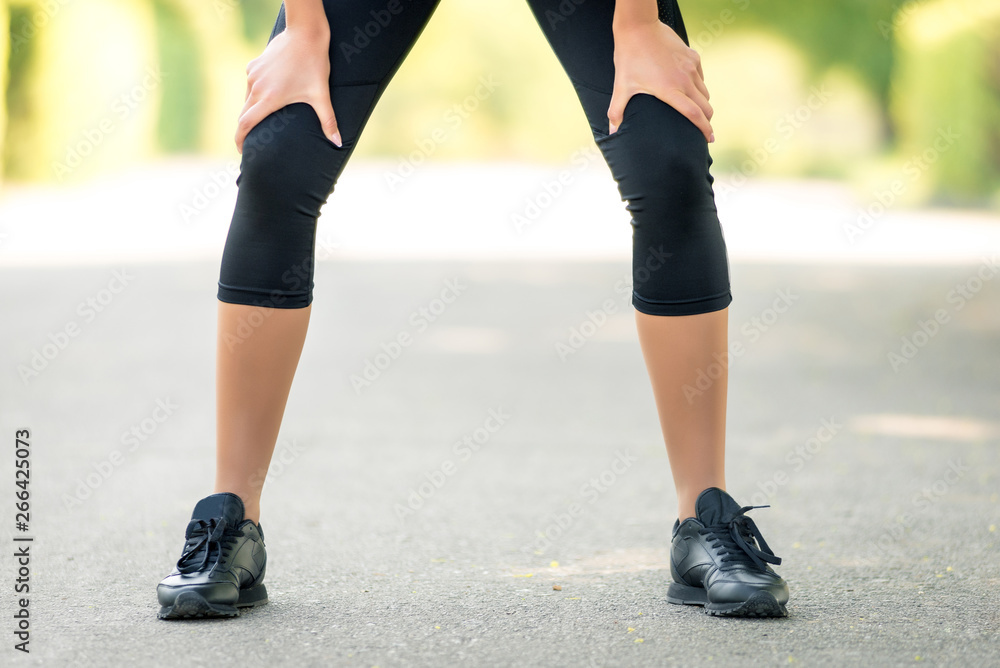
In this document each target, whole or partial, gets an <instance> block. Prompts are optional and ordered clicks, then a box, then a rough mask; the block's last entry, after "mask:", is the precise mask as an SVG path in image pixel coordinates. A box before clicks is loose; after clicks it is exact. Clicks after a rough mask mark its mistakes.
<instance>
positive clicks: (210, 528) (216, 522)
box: [177, 517, 241, 573]
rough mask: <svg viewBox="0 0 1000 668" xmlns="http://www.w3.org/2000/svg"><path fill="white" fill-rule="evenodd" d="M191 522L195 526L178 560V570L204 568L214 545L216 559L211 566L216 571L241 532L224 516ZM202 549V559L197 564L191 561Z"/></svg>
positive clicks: (199, 569)
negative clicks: (231, 525) (230, 524)
mask: <svg viewBox="0 0 1000 668" xmlns="http://www.w3.org/2000/svg"><path fill="white" fill-rule="evenodd" d="M191 522H192V523H193V524H194V528H193V529H192V530H191V538H189V539H188V542H187V544H186V545H185V546H184V552H183V553H182V554H181V558H180V559H178V560H177V570H178V571H180V572H181V573H194V572H197V571H201V570H204V569H205V567H206V566H208V562H209V559H210V558H211V555H212V546H213V545H214V546H215V561H214V562H213V563H212V568H211V570H212V571H214V570H215V568H216V567H217V566H218V565H219V563H220V562H221V561H222V557H223V555H224V554H228V553H229V548H230V546H231V545H232V544H233V543H234V542H236V539H237V538H238V537H239V536H240V535H241V534H240V532H238V531H236V530H235V529H233V528H232V527H230V526H229V525H228V522H227V521H226V518H224V517H213V518H212V519H209V520H191ZM202 550H204V554H203V556H202V558H201V561H200V562H199V563H197V564H195V563H191V560H192V559H193V558H194V557H195V556H196V555H197V554H198V553H199V552H201V551H202ZM185 562H188V563H185Z"/></svg>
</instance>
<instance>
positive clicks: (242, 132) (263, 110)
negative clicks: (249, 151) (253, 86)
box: [235, 99, 272, 153]
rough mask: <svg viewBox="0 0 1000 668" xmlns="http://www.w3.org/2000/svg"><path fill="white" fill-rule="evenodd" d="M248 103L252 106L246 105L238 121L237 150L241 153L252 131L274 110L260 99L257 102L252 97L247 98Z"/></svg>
mask: <svg viewBox="0 0 1000 668" xmlns="http://www.w3.org/2000/svg"><path fill="white" fill-rule="evenodd" d="M251 103H253V104H251ZM247 104H248V105H251V106H249V108H247V107H244V110H243V112H242V113H241V114H240V118H239V120H238V121H237V122H236V137H235V140H236V150H238V151H239V152H240V153H242V152H243V142H244V140H246V138H247V135H248V134H249V133H250V131H251V130H253V128H254V126H255V125H257V124H258V123H260V122H261V121H262V120H264V118H265V117H266V116H267V115H268V114H270V113H271V111H272V110H271V109H269V108H268V107H267V106H266V105H265V104H264V103H263V101H260V100H257V101H256V102H255V103H254V101H253V100H252V99H251V100H247Z"/></svg>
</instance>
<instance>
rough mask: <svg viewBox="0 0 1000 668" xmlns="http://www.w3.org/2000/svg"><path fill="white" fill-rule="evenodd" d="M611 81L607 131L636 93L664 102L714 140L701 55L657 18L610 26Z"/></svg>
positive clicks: (612, 127) (616, 125)
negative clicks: (611, 42)
mask: <svg viewBox="0 0 1000 668" xmlns="http://www.w3.org/2000/svg"><path fill="white" fill-rule="evenodd" d="M614 37H615V55H614V59H615V82H614V89H613V91H612V95H611V106H610V107H608V121H609V129H610V131H611V133H612V134H613V133H614V132H615V130H617V129H618V126H619V125H621V122H622V116H623V114H624V113H625V105H626V104H627V103H628V101H629V99H630V98H631V97H632V96H633V95H635V94H636V93H647V94H649V95H653V96H655V97H657V98H658V99H660V100H662V101H664V102H666V103H667V104H669V105H670V106H671V107H673V108H674V109H676V110H677V111H679V112H680V113H681V114H683V115H684V116H685V117H687V119H688V120H690V121H691V122H692V123H694V124H695V125H697V126H698V128H699V129H700V130H701V131H702V133H704V135H705V139H707V140H708V141H709V142H713V141H715V135H714V134H713V132H712V125H711V123H709V121H710V120H711V118H712V114H713V113H714V112H713V110H712V105H711V104H709V103H708V97H709V95H708V88H707V87H706V86H705V75H704V73H703V72H702V69H701V56H699V55H698V52H697V51H695V50H694V49H692V48H691V47H689V46H688V45H687V44H685V43H684V40H682V39H681V38H680V37H679V36H678V35H677V33H676V32H674V30H673V29H672V28H671V27H670V26H668V25H667V24H665V23H662V22H661V21H659V20H656V21H648V22H641V23H631V24H628V25H627V26H618V25H616V26H615V28H614Z"/></svg>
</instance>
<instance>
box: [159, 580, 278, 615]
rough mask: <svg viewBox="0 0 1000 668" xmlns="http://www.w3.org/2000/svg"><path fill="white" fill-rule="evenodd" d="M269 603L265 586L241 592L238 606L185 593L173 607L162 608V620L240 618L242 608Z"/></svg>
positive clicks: (237, 602) (193, 593) (194, 592)
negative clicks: (212, 601) (214, 601)
mask: <svg viewBox="0 0 1000 668" xmlns="http://www.w3.org/2000/svg"><path fill="white" fill-rule="evenodd" d="M266 603H267V588H266V587H265V586H264V584H259V585H257V586H256V587H251V588H249V589H244V590H242V591H240V597H239V600H237V601H236V605H219V604H216V603H209V602H208V601H207V600H205V597H204V596H202V595H201V594H199V593H198V592H196V591H183V592H181V593H180V594H178V595H177V598H175V599H174V603H173V605H165V606H163V607H161V608H160V612H159V613H157V617H159V618H160V619H208V618H226V617H239V615H240V610H239V609H240V608H253V607H256V606H259V605H264V604H266Z"/></svg>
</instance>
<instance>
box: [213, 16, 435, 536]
mask: <svg viewBox="0 0 1000 668" xmlns="http://www.w3.org/2000/svg"><path fill="white" fill-rule="evenodd" d="M437 4H438V0H408V1H407V2H406V3H404V4H402V5H398V8H399V11H398V12H396V13H391V12H389V10H384V11H379V10H378V8H376V9H375V10H373V6H372V4H371V3H370V2H367V1H366V0H325V1H324V6H325V9H326V14H327V19H328V21H329V23H330V70H331V73H330V95H331V101H332V103H333V108H334V111H335V112H336V114H337V121H338V125H339V128H340V132H341V136H342V138H343V147H342V148H340V147H337V146H336V145H334V144H333V143H332V142H330V141H329V140H328V139H327V138H326V137H325V136H323V133H322V129H321V127H320V123H319V119H318V118H317V117H316V115H315V112H314V111H313V110H312V107H310V106H309V105H307V104H304V103H297V104H292V105H289V106H288V107H285V108H284V109H281V110H279V111H277V112H275V113H273V114H271V115H270V116H268V117H267V118H265V119H264V120H263V121H261V122H260V123H259V124H258V125H257V126H256V127H254V128H253V129H252V130H251V131H250V133H249V134H248V135H247V139H246V142H245V144H244V149H243V159H242V163H241V170H240V177H239V179H238V180H237V183H238V184H239V193H238V196H237V202H236V208H235V211H234V213H233V220H232V224H231V226H230V229H229V235H228V237H227V240H226V246H225V250H224V252H223V256H222V266H221V271H220V278H219V289H218V298H219V315H218V318H219V320H218V342H217V366H216V370H217V377H216V401H217V413H216V419H217V424H216V431H217V443H216V481H215V492H216V493H220V492H232V493H234V494H237V495H238V496H239V497H240V498H241V499H242V500H243V503H244V506H245V509H246V515H245V516H246V517H247V518H249V519H253V520H254V521H258V520H259V516H260V495H261V489H262V487H263V484H264V477H265V476H266V474H267V469H268V466H269V464H270V461H271V456H272V453H273V450H274V446H275V441H276V440H277V437H278V430H279V428H280V425H281V419H282V416H283V414H284V410H285V404H286V401H287V398H288V393H289V390H290V388H291V384H292V379H293V377H294V375H295V370H296V367H297V365H298V361H299V356H300V353H301V351H302V346H303V343H304V341H305V337H306V330H307V328H308V325H309V314H310V310H311V303H312V289H313V274H314V271H313V269H314V267H313V262H314V259H315V239H316V219H317V218H318V216H319V213H320V208H321V207H322V206H323V204H324V203H325V202H326V200H327V198H328V197H329V195H330V193H331V192H332V191H333V188H334V186H335V184H336V182H337V179H338V178H339V176H340V174H341V173H342V171H343V169H344V167H345V165H346V163H347V161H348V159H349V158H350V155H351V154H352V153H353V150H354V147H355V145H356V144H357V141H358V139H359V137H360V135H361V132H362V130H363V129H364V126H365V124H366V123H367V121H368V118H369V116H370V115H371V113H372V111H373V110H374V107H375V104H376V103H377V102H378V99H379V98H380V97H381V95H382V93H383V92H384V90H385V88H386V86H387V85H388V83H389V81H390V80H391V79H392V77H393V75H394V74H395V73H396V71H397V69H398V68H399V66H400V65H401V64H402V62H403V60H404V59H405V57H406V55H407V54H408V53H409V51H410V49H411V48H412V46H413V44H414V43H415V42H416V40H417V38H418V37H419V35H420V33H421V32H422V31H423V29H424V27H425V25H426V24H427V22H428V20H429V19H430V16H431V15H432V13H433V11H434V9H435V8H436V6H437ZM284 28H285V21H284V6H282V8H281V10H280V12H279V15H278V19H277V21H276V23H275V27H274V30H273V32H272V34H271V38H272V39H273V37H274V36H275V35H276V34H278V33H279V32H281V31H282V30H284Z"/></svg>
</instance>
